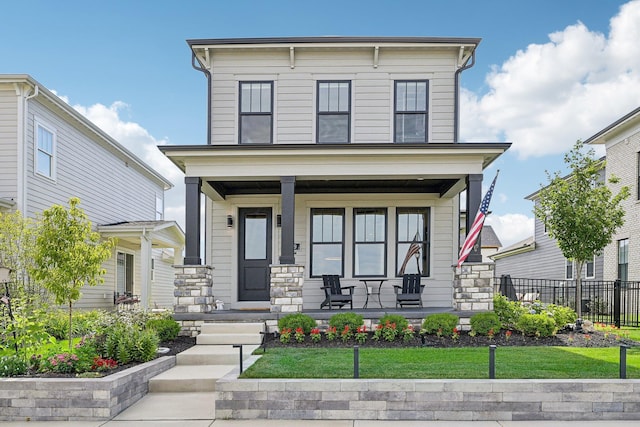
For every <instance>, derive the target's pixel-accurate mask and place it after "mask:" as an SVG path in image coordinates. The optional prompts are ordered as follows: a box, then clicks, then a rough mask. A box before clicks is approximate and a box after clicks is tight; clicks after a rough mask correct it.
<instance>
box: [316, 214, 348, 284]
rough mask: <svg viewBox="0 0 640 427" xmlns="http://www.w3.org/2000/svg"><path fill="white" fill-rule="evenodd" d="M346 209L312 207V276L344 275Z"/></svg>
mask: <svg viewBox="0 0 640 427" xmlns="http://www.w3.org/2000/svg"><path fill="white" fill-rule="evenodd" d="M343 259H344V209H326V208H314V209H311V276H312V277H319V276H321V275H323V274H337V275H339V276H343V275H344V268H343V267H344V263H343Z"/></svg>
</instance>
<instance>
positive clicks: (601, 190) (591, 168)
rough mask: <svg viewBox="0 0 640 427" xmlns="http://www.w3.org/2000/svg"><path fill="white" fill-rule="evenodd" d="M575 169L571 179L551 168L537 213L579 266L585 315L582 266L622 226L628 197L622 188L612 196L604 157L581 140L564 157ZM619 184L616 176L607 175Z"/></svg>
mask: <svg viewBox="0 0 640 427" xmlns="http://www.w3.org/2000/svg"><path fill="white" fill-rule="evenodd" d="M564 162H565V164H567V165H568V166H569V168H570V170H571V173H570V174H569V176H567V177H561V176H560V173H559V172H555V173H554V174H553V175H552V174H550V173H549V172H547V178H548V180H549V184H548V185H547V186H546V187H542V188H541V189H540V191H539V193H538V203H537V204H536V206H535V208H534V214H535V216H536V217H537V218H538V219H540V220H541V221H542V222H543V223H544V224H545V226H546V228H547V232H548V233H549V236H550V237H551V238H553V239H555V240H556V241H557V243H558V247H559V248H560V250H561V251H562V254H563V255H564V257H565V258H567V259H568V260H572V261H574V262H575V264H576V305H575V307H576V312H577V314H578V317H581V316H582V304H581V295H582V267H583V266H584V265H585V263H586V262H587V261H589V260H592V259H593V257H594V255H600V254H602V251H603V250H604V248H605V246H607V245H608V244H609V243H611V239H612V237H613V234H614V233H615V231H616V230H617V229H618V228H619V227H620V226H622V224H624V214H625V211H624V208H623V207H622V206H621V203H622V201H623V200H624V199H626V198H627V197H628V196H629V188H628V187H626V186H624V187H622V188H621V189H620V191H619V192H618V194H616V195H613V193H612V191H611V190H610V189H609V187H608V186H607V185H606V181H605V180H603V179H602V177H601V171H602V170H603V169H604V167H605V161H604V160H598V159H595V158H594V151H593V149H590V150H588V151H587V152H586V153H584V152H583V143H582V142H581V141H577V142H576V143H575V145H574V146H573V148H572V149H571V151H569V152H568V153H567V154H565V156H564ZM609 182H610V183H617V182H618V179H617V178H616V177H611V178H609Z"/></svg>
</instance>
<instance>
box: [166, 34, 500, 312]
mask: <svg viewBox="0 0 640 427" xmlns="http://www.w3.org/2000/svg"><path fill="white" fill-rule="evenodd" d="M479 42H480V40H479V39H473V38H433V37H296V38H260V39H199V40H189V41H188V44H189V46H190V48H191V51H192V62H193V66H194V68H196V69H198V70H199V71H201V72H202V73H203V74H204V76H205V77H206V79H207V83H208V85H207V89H206V90H207V94H208V120H209V123H208V139H207V141H204V144H201V145H191V146H162V147H159V148H160V149H161V151H163V152H164V154H165V155H166V156H168V157H169V158H170V159H171V160H172V161H173V162H174V163H175V164H176V165H177V166H178V167H179V168H180V169H181V170H182V171H184V173H185V182H186V203H185V209H186V230H185V231H186V248H185V265H187V266H199V265H206V266H209V267H211V274H212V277H213V292H214V294H215V298H216V299H217V300H221V301H224V303H225V308H227V307H229V308H232V309H257V310H268V309H269V307H270V305H271V304H272V303H273V299H272V298H271V297H272V295H271V287H272V283H276V282H277V281H284V280H290V279H282V278H279V277H275V276H274V271H282V269H283V268H285V270H286V269H287V268H289V267H292V270H291V271H294V273H295V274H300V275H301V276H302V280H301V282H303V284H302V298H301V300H300V301H299V302H298V301H296V302H295V304H298V303H299V305H300V306H301V307H302V308H304V309H318V308H319V307H320V304H321V302H322V301H323V299H324V293H323V290H322V289H321V286H322V275H323V274H337V275H339V276H340V277H341V283H342V285H343V286H344V285H353V286H355V287H356V288H355V294H354V306H361V305H362V304H363V303H364V301H365V299H366V296H367V287H366V284H365V282H363V281H364V280H373V281H374V282H373V283H376V284H377V283H383V285H382V288H381V299H382V304H383V305H385V306H393V305H394V302H395V297H394V293H393V286H392V285H394V284H399V283H400V282H401V270H402V265H403V264H404V261H405V259H406V258H407V257H408V254H409V253H410V248H411V247H412V245H417V246H418V247H419V254H418V256H417V257H416V258H415V260H414V259H413V258H412V259H411V260H410V262H408V263H407V264H406V266H405V270H404V272H406V273H419V274H421V275H422V283H423V284H425V285H426V288H425V291H424V294H423V296H422V298H423V304H424V306H425V307H448V308H450V307H451V306H452V301H453V285H452V283H453V279H454V273H455V271H454V268H453V266H454V265H455V263H456V260H457V254H458V249H459V242H458V240H459V239H458V236H459V231H460V225H459V205H460V204H459V197H460V196H459V194H460V192H461V191H462V190H464V189H465V188H466V189H467V203H466V206H469V207H470V209H472V210H473V211H474V212H475V211H477V209H478V206H479V205H480V201H481V197H482V195H481V187H482V177H483V171H484V169H485V168H486V167H488V166H489V165H490V164H491V163H492V162H493V161H494V160H495V159H496V158H498V157H499V156H500V155H501V154H502V153H503V152H504V151H505V150H507V149H508V147H509V145H510V144H508V143H493V142H487V143H460V142H459V141H458V116H459V108H458V90H459V79H460V76H461V73H462V72H463V71H464V70H465V69H467V68H469V67H471V66H472V65H473V64H474V62H475V52H476V47H477V46H478V43H479ZM201 195H204V204H205V206H204V211H203V212H204V218H201V213H200V212H201V210H200V200H201ZM201 220H203V221H202V222H203V223H204V230H202V229H201V226H200V224H201ZM200 236H205V237H204V239H205V240H204V242H203V243H204V253H201V250H200ZM469 261H470V262H481V261H482V256H481V253H480V251H479V250H476V251H474V252H472V254H471V255H470V257H469ZM275 267H277V269H276V268H275ZM286 271H289V270H286ZM286 274H289V273H286ZM274 277H275V278H274ZM380 281H381V282H380ZM370 284H371V282H370ZM282 296H283V297H285V296H286V295H282ZM289 299H291V298H289ZM296 299H297V298H296Z"/></svg>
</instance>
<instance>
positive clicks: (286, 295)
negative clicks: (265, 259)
mask: <svg viewBox="0 0 640 427" xmlns="http://www.w3.org/2000/svg"><path fill="white" fill-rule="evenodd" d="M270 267H271V312H272V313H285V314H286V313H300V312H302V287H303V285H304V266H303V265H297V264H273V265H271V266H270Z"/></svg>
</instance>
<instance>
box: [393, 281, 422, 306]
mask: <svg viewBox="0 0 640 427" xmlns="http://www.w3.org/2000/svg"><path fill="white" fill-rule="evenodd" d="M420 279H421V276H420V275H419V274H405V275H403V276H402V286H400V285H394V286H393V288H394V291H395V293H396V308H398V306H400V307H401V308H402V307H404V306H405V305H416V306H418V307H422V291H423V290H424V285H423V284H421V283H420Z"/></svg>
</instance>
